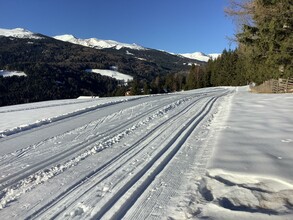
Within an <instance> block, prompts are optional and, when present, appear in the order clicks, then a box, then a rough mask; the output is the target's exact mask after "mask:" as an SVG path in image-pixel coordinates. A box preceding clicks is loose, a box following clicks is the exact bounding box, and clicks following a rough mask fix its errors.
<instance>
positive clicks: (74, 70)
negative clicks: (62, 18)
mask: <svg viewBox="0 0 293 220" xmlns="http://www.w3.org/2000/svg"><path fill="white" fill-rule="evenodd" d="M39 36H41V37H42V38H40V39H29V38H14V37H3V36H2V37H1V36H0V70H13V71H15V70H17V71H23V72H25V74H26V75H27V76H26V77H19V76H13V77H2V76H0V106H3V105H12V104H20V103H27V102H34V101H43V100H53V99H65V98H76V97H78V96H82V95H88V96H92V95H93V96H112V95H124V93H125V91H126V90H127V89H128V88H127V87H124V86H120V85H119V82H118V81H116V80H115V79H113V78H110V77H105V76H102V75H99V74H95V73H89V72H86V71H85V70H86V69H110V68H111V67H112V66H115V67H116V68H117V69H119V71H120V72H123V73H125V74H129V75H131V76H133V77H135V78H136V81H137V82H139V84H142V86H143V84H147V85H148V87H150V86H152V87H153V89H152V90H151V89H148V92H147V93H149V92H161V91H162V89H163V87H164V84H163V85H161V80H163V79H165V78H166V77H168V75H170V77H173V75H174V74H177V75H183V76H186V74H187V73H188V71H189V69H190V67H189V66H188V65H186V63H188V62H195V63H196V62H197V61H195V60H191V59H188V58H183V57H179V56H174V55H171V54H168V53H165V52H161V51H156V50H151V49H150V50H146V51H142V52H139V51H135V50H130V49H128V50H125V49H121V50H115V49H104V50H96V49H93V48H88V47H84V46H80V45H75V44H72V43H67V42H63V41H59V40H56V39H53V38H50V37H47V36H43V35H39ZM184 63H185V65H184ZM199 63H200V62H199ZM156 80H157V83H155V82H156ZM152 82H153V83H152ZM155 87H158V88H155ZM160 87H162V89H161V88H160ZM139 91H140V90H139Z"/></svg>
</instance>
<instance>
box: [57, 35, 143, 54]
mask: <svg viewBox="0 0 293 220" xmlns="http://www.w3.org/2000/svg"><path fill="white" fill-rule="evenodd" d="M54 38H55V39H57V40H61V41H66V42H70V43H73V44H79V45H82V46H86V47H92V48H96V49H105V48H115V49H117V50H120V49H121V48H130V49H133V50H146V48H144V47H142V46H139V45H137V44H126V43H120V42H118V41H114V40H100V39H97V38H88V39H80V38H76V37H74V36H73V35H70V34H64V35H59V36H54Z"/></svg>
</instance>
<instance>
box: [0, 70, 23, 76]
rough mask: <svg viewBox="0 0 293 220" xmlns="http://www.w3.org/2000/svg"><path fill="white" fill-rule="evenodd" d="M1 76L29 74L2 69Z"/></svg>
mask: <svg viewBox="0 0 293 220" xmlns="http://www.w3.org/2000/svg"><path fill="white" fill-rule="evenodd" d="M0 76H3V77H10V76H27V75H26V74H25V73H24V72H21V71H8V70H0Z"/></svg>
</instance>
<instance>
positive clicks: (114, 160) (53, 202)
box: [27, 97, 206, 219]
mask: <svg viewBox="0 0 293 220" xmlns="http://www.w3.org/2000/svg"><path fill="white" fill-rule="evenodd" d="M203 98H206V97H199V98H198V99H196V100H194V101H193V102H192V103H190V104H189V105H188V106H186V107H185V108H184V109H182V110H181V111H179V112H178V113H177V114H175V115H173V116H172V117H170V118H168V120H166V121H165V122H163V123H162V124H159V125H157V126H156V127H155V128H154V129H152V130H151V131H150V132H149V133H147V134H146V135H145V136H144V137H142V138H141V139H139V140H137V141H136V142H135V143H134V144H133V145H131V146H130V147H128V148H127V149H125V150H124V151H123V152H121V153H120V154H118V155H117V156H115V157H114V158H113V159H111V160H110V161H108V162H107V163H105V164H103V165H102V166H100V167H99V168H97V169H96V170H94V171H92V172H91V173H89V174H88V175H86V176H85V177H84V178H82V179H81V180H80V181H79V182H78V183H77V184H75V185H72V186H71V187H70V188H68V189H67V190H66V191H65V192H63V193H62V194H60V195H59V196H58V197H57V198H55V200H54V201H51V202H50V203H49V204H47V206H46V207H43V208H42V209H39V210H38V211H36V212H35V213H33V214H32V215H30V216H29V217H28V218H27V219H30V218H36V217H37V216H39V215H40V214H41V213H44V212H45V210H48V209H49V208H50V207H51V206H53V205H54V204H56V203H57V202H58V201H60V200H61V199H62V198H64V197H65V196H66V195H68V194H69V193H71V192H72V191H74V190H75V189H76V188H78V187H79V186H80V185H82V184H84V183H85V181H89V180H90V179H91V178H93V177H94V176H96V175H98V174H100V172H102V171H104V170H106V168H108V167H110V166H111V165H112V164H114V163H115V162H117V161H120V160H121V158H122V157H124V156H128V157H129V158H130V156H129V153H130V151H132V150H133V149H135V148H136V147H137V146H138V145H139V144H140V143H141V142H143V141H144V140H146V139H147V138H148V137H149V136H150V135H152V134H153V133H155V131H157V130H158V129H159V128H161V127H162V126H163V125H165V124H166V123H167V122H169V121H171V120H172V119H174V118H176V117H178V115H180V114H181V113H182V112H186V111H188V110H189V109H190V108H192V107H193V106H194V105H195V104H196V103H197V102H198V101H200V100H201V99H203ZM155 138H157V136H156V137H155ZM144 147H146V146H144ZM144 147H143V148H144ZM143 148H140V149H139V150H142V149H143ZM138 152H139V151H138ZM138 152H137V153H138ZM137 153H135V154H132V155H131V157H134V156H135V155H136V154H137ZM123 164H124V163H119V166H118V167H115V168H114V170H112V171H111V172H110V171H109V170H107V173H106V174H105V176H104V177H102V179H100V181H98V182H96V183H95V185H94V186H96V185H97V184H99V183H100V182H102V181H103V180H104V179H106V178H108V177H109V176H111V175H112V174H113V173H114V172H115V171H116V170H117V169H119V168H121V167H122V166H123ZM94 186H92V187H90V188H89V189H87V190H86V191H84V193H87V192H89V191H90V190H91V189H92V188H93V187H94ZM62 211H63V210H61V211H60V212H58V213H56V215H54V217H57V216H58V215H59V214H60V213H62ZM54 217H53V218H54Z"/></svg>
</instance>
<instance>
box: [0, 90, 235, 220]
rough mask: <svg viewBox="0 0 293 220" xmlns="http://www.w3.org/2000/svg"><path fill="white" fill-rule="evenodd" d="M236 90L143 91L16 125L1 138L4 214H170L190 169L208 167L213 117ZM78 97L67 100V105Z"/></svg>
mask: <svg viewBox="0 0 293 220" xmlns="http://www.w3.org/2000/svg"><path fill="white" fill-rule="evenodd" d="M233 92H234V89H233V88H209V89H201V90H194V91H189V92H180V93H174V94H166V95H156V96H141V97H135V98H132V99H125V100H121V101H115V102H112V103H106V104H105V103H104V104H99V105H96V106H93V107H88V108H84V109H83V110H81V111H75V112H74V113H72V114H66V115H65V116H64V115H63V116H62V117H59V118H58V117H55V120H47V121H46V123H39V124H32V125H33V126H28V127H26V128H25V129H23V130H21V129H16V132H13V131H14V130H13V129H10V131H12V132H6V135H4V136H3V138H1V139H0V145H1V148H0V149H1V150H0V152H1V155H0V173H1V176H0V190H1V192H0V199H1V203H0V216H4V219H6V218H7V219H123V218H124V219H160V217H162V216H167V214H166V213H165V212H166V211H167V210H168V205H170V202H172V198H173V197H174V196H176V193H177V191H178V190H179V188H180V187H181V185H182V183H184V181H186V180H187V179H186V176H187V175H188V173H189V172H190V171H191V170H192V171H193V172H194V171H196V172H202V170H203V169H204V167H205V165H206V164H205V163H206V161H207V158H208V156H209V155H208V154H210V151H211V149H209V148H208V147H207V145H206V144H205V141H204V140H205V139H206V138H207V136H208V135H209V128H208V126H209V123H210V121H211V120H212V118H213V115H214V114H215V113H216V112H217V106H218V105H219V104H220V103H221V101H222V100H223V99H225V98H227V97H230V96H233ZM85 102H86V101H83V102H81V103H85ZM91 102H93V101H92V100H91ZM71 104H74V103H71V102H66V103H64V108H66V106H70V105H71ZM75 104H76V103H75ZM54 106H55V107H56V106H59V104H56V103H53V104H52V107H54ZM60 106H61V107H62V103H61V104H60ZM33 109H34V110H38V109H39V110H40V111H46V109H50V105H49V104H47V105H45V106H43V107H42V106H40V107H36V106H35V107H31V109H30V108H23V111H31V110H33ZM18 111H19V110H17V109H15V110H13V109H10V110H7V112H11V113H13V112H14V113H15V112H16V113H17V112H18ZM1 219H3V218H1Z"/></svg>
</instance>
